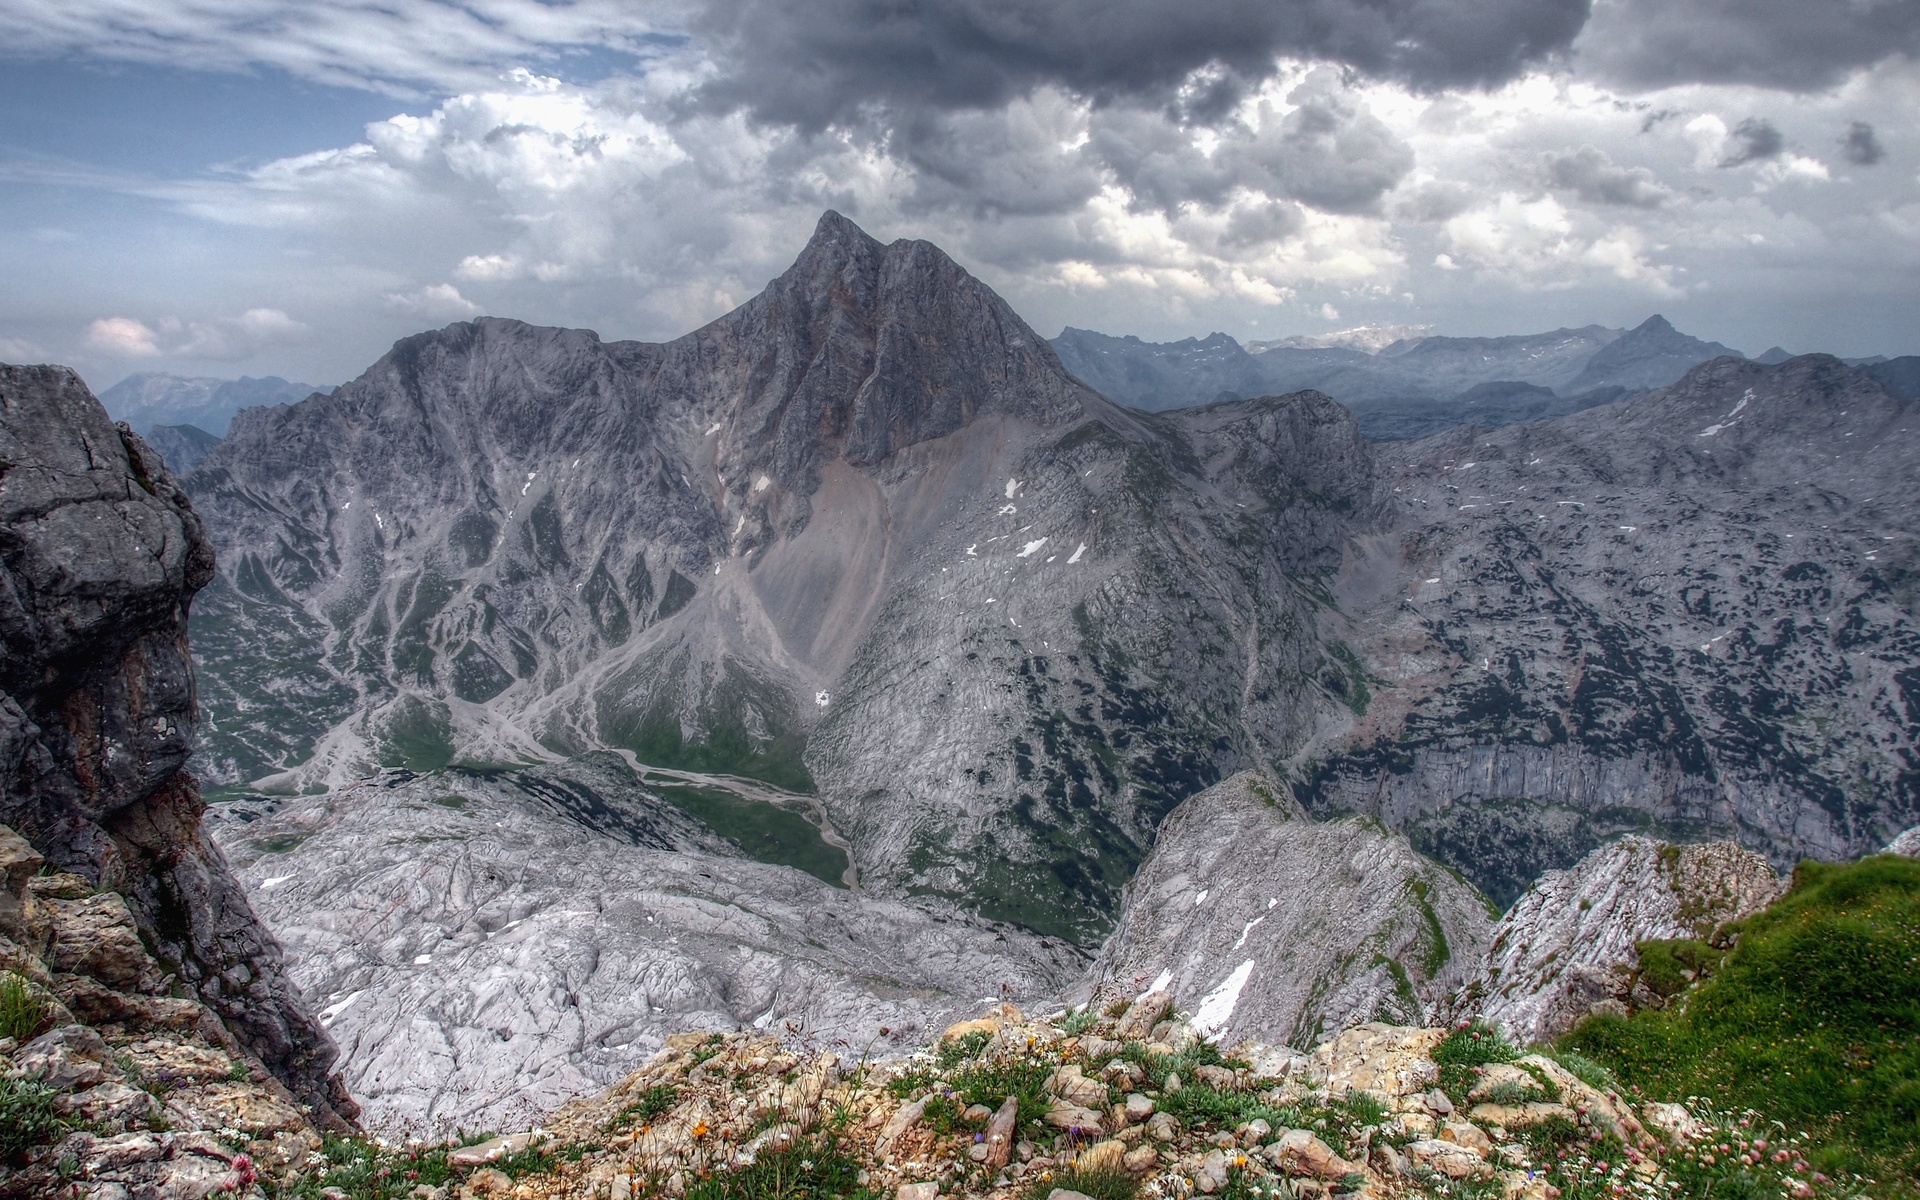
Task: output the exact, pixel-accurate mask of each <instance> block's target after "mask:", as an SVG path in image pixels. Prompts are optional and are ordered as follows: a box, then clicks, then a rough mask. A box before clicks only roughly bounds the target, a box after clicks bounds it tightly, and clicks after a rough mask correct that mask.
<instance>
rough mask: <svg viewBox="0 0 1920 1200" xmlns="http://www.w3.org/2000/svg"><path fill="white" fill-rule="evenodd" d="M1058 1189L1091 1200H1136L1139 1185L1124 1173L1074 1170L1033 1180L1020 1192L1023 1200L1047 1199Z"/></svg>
mask: <svg viewBox="0 0 1920 1200" xmlns="http://www.w3.org/2000/svg"><path fill="white" fill-rule="evenodd" d="M1055 1188H1066V1189H1067V1190H1068V1191H1070V1192H1079V1193H1080V1194H1081V1195H1083V1196H1090V1197H1092V1200H1135V1197H1137V1196H1139V1194H1140V1185H1139V1184H1138V1183H1136V1182H1135V1181H1134V1179H1133V1177H1132V1176H1131V1175H1128V1174H1127V1173H1126V1172H1125V1171H1082V1170H1080V1169H1078V1168H1074V1169H1071V1170H1067V1171H1060V1172H1057V1173H1055V1174H1053V1175H1050V1176H1047V1177H1045V1178H1039V1179H1034V1180H1033V1181H1032V1182H1030V1183H1028V1184H1027V1186H1026V1187H1024V1188H1022V1189H1021V1191H1020V1200H1047V1197H1048V1196H1050V1195H1052V1194H1053V1190H1054V1189H1055Z"/></svg>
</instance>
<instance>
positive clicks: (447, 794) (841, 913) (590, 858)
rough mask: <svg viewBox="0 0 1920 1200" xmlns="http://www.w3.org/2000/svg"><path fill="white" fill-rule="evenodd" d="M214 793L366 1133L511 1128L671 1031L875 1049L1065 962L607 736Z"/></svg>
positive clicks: (1031, 991)
mask: <svg viewBox="0 0 1920 1200" xmlns="http://www.w3.org/2000/svg"><path fill="white" fill-rule="evenodd" d="M743 810H745V811H743ZM218 812H219V814H220V816H219V819H218V821H217V823H216V825H215V836H216V838H217V839H218V841H219V842H220V844H221V845H222V847H223V848H224V849H225V850H226V852H227V853H228V854H229V855H230V856H231V857H232V860H233V862H234V863H235V865H236V870H237V872H238V874H239V876H240V878H241V879H242V880H243V881H244V882H245V883H246V884H247V887H248V889H249V891H250V892H251V893H252V895H253V896H254V897H255V900H256V904H257V907H258V908H259V911H260V913H261V914H262V916H263V917H264V918H265V919H266V921H267V922H268V923H269V924H270V925H272V926H273V927H274V928H275V929H276V930H278V931H279V932H280V934H281V937H282V938H283V940H284V941H285V942H286V944H287V947H288V951H289V953H290V956H291V961H292V963H293V964H294V965H293V972H294V976H295V978H296V979H297V980H298V982H299V984H300V986H301V988H302V989H303V990H304V991H305V992H306V994H308V995H310V996H312V997H313V998H314V1000H315V1002H316V1004H319V1005H321V1006H322V1007H321V1008H320V1012H321V1016H322V1019H323V1020H324V1021H325V1022H326V1024H327V1027H328V1030H329V1032H330V1033H331V1034H332V1036H333V1037H334V1038H335V1039H336V1040H337V1041H338V1042H339V1043H340V1045H341V1046H342V1048H343V1051H344V1056H343V1064H344V1067H345V1073H346V1082H347V1085H348V1087H349V1089H350V1090H351V1091H352V1092H353V1094H354V1096H355V1097H356V1098H357V1099H358V1100H359V1102H360V1103H361V1105H362V1106H363V1107H364V1109H365V1120H366V1122H367V1123H368V1125H369V1126H370V1127H374V1128H378V1129H382V1130H386V1131H389V1132H402V1131H404V1132H410V1133H416V1134H445V1133H450V1132H452V1131H454V1130H456V1129H461V1128H465V1129H517V1128H526V1127H527V1126H529V1125H531V1124H535V1123H537V1121H538V1118H539V1116H540V1114H542V1113H543V1112H546V1111H548V1110H550V1109H553V1108H555V1107H557V1106H559V1105H560V1104H563V1103H565V1102H566V1101H568V1100H571V1099H573V1098H574V1097H576V1096H579V1095H583V1094H586V1093H590V1092H593V1091H595V1090H598V1089H599V1088H602V1087H605V1086H607V1085H608V1084H609V1083H612V1082H613V1081H615V1080H617V1079H619V1078H620V1077H621V1076H623V1075H626V1074H627V1073H628V1072H630V1071H632V1070H634V1069H635V1068H637V1067H638V1066H639V1065H640V1064H642V1063H644V1062H645V1061H646V1060H647V1059H648V1058H649V1057H650V1056H651V1055H653V1054H654V1053H655V1052H656V1051H658V1050H659V1049H660V1048H661V1046H662V1045H663V1043H664V1042H665V1040H666V1039H667V1038H668V1037H669V1036H671V1035H673V1034H677V1033H683V1032H685V1031H688V1030H713V1031H716V1032H731V1031H733V1030H736V1029H756V1030H763V1031H767V1032H770V1033H772V1034H774V1035H778V1036H783V1037H787V1038H790V1039H800V1038H806V1039H809V1040H812V1041H814V1042H816V1043H818V1044H820V1045H832V1046H837V1047H840V1048H841V1050H842V1052H843V1053H858V1052H859V1050H860V1049H861V1048H863V1047H865V1048H869V1049H870V1050H871V1051H872V1052H873V1053H875V1054H879V1055H888V1054H893V1053H898V1052H900V1051H902V1050H905V1049H911V1048H913V1047H915V1046H918V1045H919V1044H920V1043H922V1042H924V1041H925V1040H927V1039H928V1038H930V1037H932V1036H934V1035H935V1034H936V1033H937V1032H938V1031H939V1030H941V1029H943V1028H945V1027H946V1026H947V1025H948V1024H950V1023H951V1022H953V1021H955V1020H958V1019H959V1018H960V1017H961V1016H963V1015H967V1014H970V1013H973V1012H977V1011H978V1010H979V1008H980V1006H981V1005H982V1004H983V1003H992V1002H993V1001H995V1000H996V999H1010V1000H1016V1001H1019V1002H1021V1003H1037V1002H1042V1001H1044V1000H1045V999H1046V998H1047V997H1049V996H1052V995H1055V994H1058V993H1059V992H1060V991H1061V990H1063V989H1064V988H1065V987H1067V986H1068V985H1069V984H1070V983H1071V982H1072V981H1073V980H1074V979H1075V978H1076V977H1077V976H1078V974H1079V972H1080V971H1081V969H1082V968H1083V965H1084V961H1085V960H1084V957H1083V956H1082V955H1081V954H1080V953H1079V952H1077V951H1076V950H1074V949H1073V948H1072V947H1071V946H1068V945H1066V944H1064V943H1060V942H1057V941H1051V940H1048V939H1041V938H1035V937H1032V936H1030V935H1026V934H1024V933H1022V932H1021V931H1019V930H1016V929H1010V928H1006V927H998V926H994V925H992V924H989V923H986V922H982V921H979V920H977V919H973V918H969V917H966V916H964V915H958V914H943V913H936V912H930V911H928V910H926V909H924V908H919V907H914V906H911V905H907V904H903V903H900V902H898V901H892V900H885V899H880V898H876V897H872V896H868V895H865V894H862V893H860V892H858V891H853V890H849V888H848V887H847V886H846V881H845V880H844V878H843V876H842V874H840V872H843V871H845V869H846V868H847V866H848V863H847V859H846V856H845V854H844V852H842V851H840V850H839V849H838V848H836V847H834V846H832V845H830V844H828V843H827V842H824V841H822V840H821V835H820V832H819V831H817V830H815V829H814V827H813V826H811V825H809V824H808V823H807V822H806V820H805V819H804V818H802V817H801V816H800V815H798V814H795V813H792V812H789V811H782V810H780V809H778V808H775V807H774V806H773V805H771V804H767V803H764V802H763V803H761V804H759V805H757V806H753V807H752V808H750V807H749V805H748V804H747V802H745V801H742V800H740V799H738V798H737V797H736V796H734V795H733V794H731V793H728V792H726V791H723V790H720V789H718V788H712V787H705V786H700V785H696V784H692V783H688V782H686V781H684V780H682V779H678V778H676V777H673V776H669V775H664V774H659V773H654V774H651V775H650V776H649V777H648V778H647V779H646V780H645V782H642V781H641V779H640V778H639V777H638V776H636V775H635V773H634V772H633V771H632V770H631V769H630V768H629V767H628V766H627V764H626V763H625V762H624V761H622V760H621V759H620V758H618V757H617V756H614V755H611V754H606V755H590V756H587V757H584V758H580V759H574V760H572V761H570V762H568V763H564V764H556V765H553V766H546V767H535V768H530V769H527V770H521V771H511V772H489V773H472V772H457V771H456V772H446V773H441V774H436V775H431V776H417V777H415V776H410V775H409V774H408V773H406V772H392V773H389V774H388V775H386V776H385V777H382V778H378V779H374V780H369V781H366V782H363V783H360V784H357V785H353V786H349V787H347V788H344V789H340V790H337V791H334V792H331V793H329V794H326V795H323V796H315V797H307V798H300V799H290V800H284V801H279V800H268V801H237V802H234V803H232V804H227V805H221V806H219V809H218ZM729 817H731V819H728V818H729ZM716 826H718V827H721V828H726V829H728V830H729V831H730V832H732V834H733V838H732V839H729V838H727V837H723V836H720V835H718V834H716V832H715V827H716ZM750 830H751V833H750V832H749V831H750ZM829 836H831V833H830V832H829ZM809 847H811V849H810V850H809V849H808V848H809ZM756 859H758V860H759V861H756ZM836 868H838V870H836ZM848 1047H851V1048H852V1050H851V1051H849V1050H848V1049H847V1048H848Z"/></svg>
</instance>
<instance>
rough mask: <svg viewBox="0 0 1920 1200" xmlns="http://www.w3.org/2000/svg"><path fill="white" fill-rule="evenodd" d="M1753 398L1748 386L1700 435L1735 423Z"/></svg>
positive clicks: (1705, 435) (1707, 434)
mask: <svg viewBox="0 0 1920 1200" xmlns="http://www.w3.org/2000/svg"><path fill="white" fill-rule="evenodd" d="M1752 399H1753V389H1752V388H1748V389H1747V391H1746V394H1745V395H1743V396H1741V397H1740V403H1738V404H1736V405H1734V406H1733V411H1732V412H1730V413H1728V414H1727V415H1726V416H1724V417H1721V418H1720V419H1719V420H1718V421H1716V422H1714V423H1713V424H1711V425H1709V426H1707V427H1706V428H1705V429H1702V430H1701V431H1700V433H1699V436H1700V437H1713V436H1715V435H1716V434H1718V433H1719V432H1720V431H1721V430H1723V429H1725V428H1726V427H1727V426H1729V425H1731V424H1733V422H1734V418H1736V417H1738V416H1739V415H1740V412H1741V410H1742V409H1744V408H1746V406H1747V402H1748V401H1749V400H1752ZM1840 415H1841V416H1845V415H1846V414H1845V413H1841V414H1840Z"/></svg>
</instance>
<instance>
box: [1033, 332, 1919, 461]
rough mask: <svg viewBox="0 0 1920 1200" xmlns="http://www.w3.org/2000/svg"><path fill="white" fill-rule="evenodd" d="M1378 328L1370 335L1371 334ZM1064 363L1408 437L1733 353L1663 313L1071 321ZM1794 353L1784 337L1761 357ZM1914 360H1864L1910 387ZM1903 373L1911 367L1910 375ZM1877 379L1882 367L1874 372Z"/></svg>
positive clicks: (1165, 389) (1091, 374) (1125, 394)
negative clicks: (1278, 324) (1286, 325)
mask: <svg viewBox="0 0 1920 1200" xmlns="http://www.w3.org/2000/svg"><path fill="white" fill-rule="evenodd" d="M1369 335H1372V336H1369ZM1053 347H1054V350H1055V351H1056V352H1057V353H1058V354H1059V355H1060V361H1061V362H1062V363H1063V364H1064V365H1065V366H1066V368H1067V369H1068V370H1070V371H1072V372H1073V373H1074V374H1075V375H1077V376H1079V377H1080V378H1081V379H1083V380H1085V381H1086V382H1087V383H1088V384H1090V385H1092V386H1093V387H1094V388H1096V389H1097V390H1099V391H1100V392H1102V393H1103V394H1105V395H1106V396H1108V397H1110V398H1112V399H1114V400H1118V401H1119V402H1121V403H1122V404H1130V405H1133V406H1134V407H1136V408H1144V409H1148V410H1149V411H1156V412H1158V411H1164V410H1167V409H1174V408H1189V407H1192V406H1194V405H1197V404H1211V403H1214V402H1215V401H1219V400H1239V399H1246V398H1249V397H1253V396H1265V395H1284V394H1286V393H1289V392H1296V391H1301V390H1304V389H1309V388H1311V389H1313V390H1316V391H1320V392H1325V393H1326V394H1327V395H1329V396H1331V397H1333V398H1334V399H1335V400H1338V401H1339V402H1340V403H1342V404H1344V405H1346V406H1347V407H1348V408H1350V409H1352V410H1353V413H1354V416H1356V417H1357V418H1359V421H1360V429H1361V432H1363V433H1364V434H1366V435H1367V437H1369V438H1371V439H1372V440H1374V441H1404V440H1407V439H1410V438H1417V437H1425V436H1427V435H1429V434H1433V433H1438V432H1441V431H1442V430H1445V429H1451V428H1455V427H1457V426H1460V425H1469V424H1470V425H1475V426H1478V427H1480V428H1484V429H1493V428H1498V427H1500V426H1503V425H1511V424H1516V423H1518V422H1522V421H1536V420H1542V419H1544V418H1547V417H1558V416H1566V415H1568V414H1570V413H1575V412H1579V411H1580V410H1581V409H1585V408H1591V407H1593V406H1595V405H1597V404H1605V403H1607V402H1609V401H1612V400H1617V399H1619V398H1621V397H1622V396H1625V395H1629V394H1632V393H1635V392H1643V391H1650V390H1652V389H1654V388H1660V387H1666V386H1667V385H1669V384H1672V383H1674V382H1677V381H1678V380H1679V379H1680V377H1681V376H1682V375H1685V374H1686V373H1687V371H1689V370H1691V369H1692V368H1693V367H1696V366H1699V365H1700V364H1701V363H1704V362H1711V361H1712V360H1714V359H1716V358H1720V357H1723V356H1731V357H1734V358H1743V357H1745V356H1744V355H1742V354H1741V353H1740V352H1739V351H1738V350H1735V349H1733V348H1731V347H1729V346H1723V345H1721V344H1720V343H1718V342H1707V341H1702V340H1701V339H1699V338H1696V337H1691V336H1689V335H1687V334H1684V333H1681V332H1680V331H1679V330H1677V329H1675V328H1674V327H1673V325H1672V324H1671V323H1670V322H1669V321H1668V320H1667V319H1666V318H1665V317H1662V316H1658V315H1655V316H1652V317H1649V318H1647V320H1645V321H1644V322H1642V323H1641V324H1640V325H1638V326H1636V327H1635V328H1633V329H1609V328H1607V327H1605V326H1601V325H1587V326H1583V327H1581V328H1579V329H1556V330H1553V331H1552V332H1550V333H1536V334H1519V335H1514V336H1509V337H1492V338H1462V337H1439V336H1411V337H1404V338H1399V339H1397V340H1393V341H1390V342H1386V343H1385V344H1381V342H1380V331H1379V330H1378V329H1371V328H1370V329H1367V330H1355V331H1352V335H1351V336H1348V335H1329V336H1327V337H1324V338H1304V337H1303V338H1288V339H1284V340H1281V341H1272V342H1254V343H1250V344H1249V345H1247V346H1242V345H1241V344H1240V343H1239V342H1237V341H1235V340H1234V339H1233V338H1232V337H1230V336H1228V335H1227V334H1224V333H1215V334H1210V335H1209V336H1207V337H1205V338H1186V339H1184V340H1182V341H1178V342H1165V343H1153V342H1143V341H1141V340H1140V339H1139V338H1136V337H1111V336H1109V335H1107V334H1103V333H1094V332H1092V331H1090V330H1085V329H1074V328H1072V327H1071V326H1069V327H1068V328H1067V329H1066V330H1065V331H1063V332H1062V333H1061V334H1060V336H1059V337H1057V338H1055V339H1053ZM1792 357H1793V355H1792V354H1790V353H1788V352H1787V351H1785V350H1782V349H1781V348H1780V347H1778V346H1774V347H1772V348H1770V349H1769V350H1768V351H1767V352H1766V353H1765V354H1762V355H1761V356H1760V357H1759V358H1757V359H1755V360H1753V361H1755V362H1760V363H1765V364H1767V365H1774V364H1778V363H1781V362H1785V361H1786V360H1787V359H1789V358H1792ZM1900 363H1914V364H1920V359H1892V360H1887V359H1881V358H1873V359H1858V360H1852V361H1851V365H1855V366H1863V367H1866V368H1867V369H1869V370H1870V371H1872V370H1876V369H1878V370H1882V372H1883V373H1884V374H1886V376H1887V378H1888V379H1894V380H1896V382H1895V383H1890V384H1889V385H1888V386H1889V387H1892V388H1894V390H1896V391H1898V390H1899V388H1900V387H1901V386H1905V387H1906V388H1907V389H1908V390H1909V392H1910V391H1911V390H1912V388H1913V387H1914V386H1915V384H1914V383H1913V382H1911V381H1910V382H1908V383H1906V384H1904V385H1902V384H1900V383H1898V382H1897V380H1899V379H1907V378H1909V377H1911V376H1920V370H1916V367H1915V366H1907V367H1900V366H1897V365H1891V364H1900ZM1903 372H1904V374H1903ZM1876 377H1879V376H1876Z"/></svg>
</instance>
